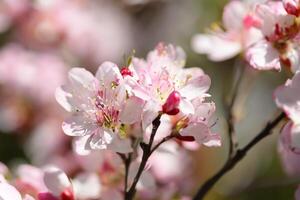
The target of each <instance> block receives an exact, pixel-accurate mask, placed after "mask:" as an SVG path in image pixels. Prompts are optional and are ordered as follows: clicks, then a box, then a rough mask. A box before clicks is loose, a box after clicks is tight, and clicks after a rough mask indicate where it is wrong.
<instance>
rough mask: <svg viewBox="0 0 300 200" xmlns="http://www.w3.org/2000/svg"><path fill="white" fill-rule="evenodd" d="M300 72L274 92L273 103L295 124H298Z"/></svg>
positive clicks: (299, 114)
mask: <svg viewBox="0 0 300 200" xmlns="http://www.w3.org/2000/svg"><path fill="white" fill-rule="evenodd" d="M299 91H300V72H298V73H296V74H295V75H294V77H293V79H292V80H288V81H287V82H286V83H285V85H283V86H280V87H278V88H277V89H276V90H275V92H274V97H275V102H276V104H277V106H278V107H280V108H282V109H283V110H284V111H285V113H286V114H287V115H288V117H289V118H290V119H292V121H293V122H294V123H295V124H299V123H300V92H299Z"/></svg>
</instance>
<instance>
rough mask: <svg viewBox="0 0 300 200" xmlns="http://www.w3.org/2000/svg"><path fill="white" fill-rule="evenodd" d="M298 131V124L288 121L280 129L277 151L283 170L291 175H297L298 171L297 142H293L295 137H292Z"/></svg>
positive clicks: (298, 151)
mask: <svg viewBox="0 0 300 200" xmlns="http://www.w3.org/2000/svg"><path fill="white" fill-rule="evenodd" d="M299 131H300V126H299V125H295V124H293V123H292V122H288V123H287V124H286V125H285V126H284V128H283V129H282V131H281V135H280V138H279V143H278V152H279V155H280V158H281V161H282V165H283V168H284V171H285V172H286V173H287V174H288V175H289V176H291V177H295V176H297V177H298V176H299V173H300V167H299V166H300V156H299V153H300V148H299V145H298V144H297V143H296V144H295V142H296V141H295V139H296V138H294V135H296V134H299ZM297 132H298V133H297Z"/></svg>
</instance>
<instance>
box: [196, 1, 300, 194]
mask: <svg viewBox="0 0 300 200" xmlns="http://www.w3.org/2000/svg"><path fill="white" fill-rule="evenodd" d="M299 17H300V2H299V1H298V0H283V1H265V2H262V1H258V0H257V1H256V0H255V1H250V2H248V1H238V0H234V1H230V2H229V3H228V4H227V5H226V6H225V8H224V12H223V18H222V19H223V23H222V26H221V25H215V26H213V27H212V30H210V31H209V33H207V34H198V35H196V36H194V38H193V40H192V47H193V49H194V50H195V51H196V52H197V53H201V54H207V55H208V57H209V59H211V60H213V61H223V60H226V59H230V58H233V57H235V56H236V55H238V54H241V55H242V59H244V60H246V61H247V63H248V65H250V66H251V67H253V68H254V69H258V70H276V71H280V70H281V69H282V68H283V67H287V69H288V70H290V71H291V72H292V73H293V77H292V78H291V79H288V80H287V81H286V83H285V84H284V85H282V86H279V87H278V88H277V89H276V90H275V92H274V101H275V103H276V105H277V106H278V107H279V108H280V109H282V110H283V111H284V112H285V114H286V115H287V116H288V118H289V119H290V121H289V122H288V123H287V124H286V125H285V126H284V128H283V129H282V131H281V136H280V140H279V152H280V154H281V157H282V161H283V165H284V168H285V170H286V172H287V173H288V174H289V175H292V176H297V174H299V172H300V170H299V169H300V168H299V163H300V156H299V155H300V154H299V153H300V118H299V116H300V68H299V66H300V62H299V60H300V49H299V36H300V23H299V20H300V18H299ZM215 46H218V47H219V48H217V49H215V48H214V47H215ZM299 191H300V189H298V191H297V193H296V198H297V199H300V195H299V194H300V193H299Z"/></svg>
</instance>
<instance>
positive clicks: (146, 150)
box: [125, 115, 161, 200]
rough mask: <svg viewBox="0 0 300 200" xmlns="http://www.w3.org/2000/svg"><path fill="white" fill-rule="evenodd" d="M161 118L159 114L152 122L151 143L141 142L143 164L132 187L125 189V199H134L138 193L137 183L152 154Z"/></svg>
mask: <svg viewBox="0 0 300 200" xmlns="http://www.w3.org/2000/svg"><path fill="white" fill-rule="evenodd" d="M160 118H161V115H158V116H157V117H156V118H155V119H154V120H153V122H152V125H153V128H152V132H151V136H150V140H149V143H148V144H146V143H140V146H141V148H142V150H143V156H142V161H141V164H140V166H139V169H138V172H137V174H136V175H135V177H134V180H133V183H132V185H131V187H130V189H129V190H128V191H125V200H132V199H133V198H134V196H135V193H136V185H137V183H138V181H139V179H140V177H141V175H142V173H143V171H144V169H145V167H146V164H147V161H148V159H149V157H150V156H151V153H152V151H151V148H152V144H153V141H154V137H155V134H156V132H157V129H158V127H159V125H160Z"/></svg>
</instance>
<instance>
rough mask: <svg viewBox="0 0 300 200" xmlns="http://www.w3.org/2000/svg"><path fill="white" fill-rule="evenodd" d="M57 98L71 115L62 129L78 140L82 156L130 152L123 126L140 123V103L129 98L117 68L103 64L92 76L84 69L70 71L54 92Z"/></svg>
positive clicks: (132, 97) (108, 63)
mask: <svg viewBox="0 0 300 200" xmlns="http://www.w3.org/2000/svg"><path fill="white" fill-rule="evenodd" d="M56 99H57V101H58V102H59V103H60V104H61V106H62V107H64V108H65V109H66V110H67V111H69V112H71V114H72V116H71V117H70V118H69V119H67V120H65V121H64V123H63V125H62V127H63V130H64V132H65V134H67V135H69V136H77V137H80V138H79V141H78V143H77V145H76V146H77V147H78V148H79V149H81V150H82V153H87V152H88V151H89V150H91V149H111V150H114V151H116V152H130V151H131V150H132V149H131V147H130V141H129V139H127V138H126V137H128V135H126V132H124V128H125V127H124V126H125V125H130V124H133V123H135V122H138V121H139V120H140V116H141V111H142V106H143V101H142V100H140V99H139V98H137V97H135V96H128V90H127V89H126V84H125V80H124V79H123V77H122V75H121V73H120V71H119V69H118V67H117V66H116V65H115V64H113V63H110V62H105V63H103V64H102V65H101V66H100V67H99V69H98V71H97V73H96V77H94V76H93V75H92V74H91V73H90V72H88V71H86V70H85V69H83V68H73V69H71V70H70V71H69V84H68V85H65V86H62V87H60V88H58V89H57V91H56Z"/></svg>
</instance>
